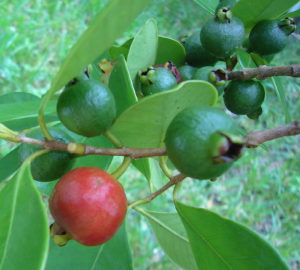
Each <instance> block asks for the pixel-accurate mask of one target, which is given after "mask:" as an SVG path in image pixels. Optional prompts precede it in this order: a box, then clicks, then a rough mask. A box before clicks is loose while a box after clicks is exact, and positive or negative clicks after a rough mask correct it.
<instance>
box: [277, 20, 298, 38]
mask: <svg viewBox="0 0 300 270" xmlns="http://www.w3.org/2000/svg"><path fill="white" fill-rule="evenodd" d="M278 26H279V28H280V29H281V30H282V31H283V32H284V33H286V34H287V35H290V34H292V33H293V32H295V30H296V22H295V20H294V19H293V18H290V17H286V18H284V19H282V20H280V21H279V23H278Z"/></svg>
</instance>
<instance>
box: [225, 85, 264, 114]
mask: <svg viewBox="0 0 300 270" xmlns="http://www.w3.org/2000/svg"><path fill="white" fill-rule="evenodd" d="M264 99H265V89H264V87H263V86H262V84H261V83H260V82H258V81H254V80H250V81H240V80H236V81H231V82H230V83H229V84H228V86H227V87H226V88H225V94H224V103H225V106H226V108H227V109H228V110H229V111H231V112H233V113H235V114H241V115H243V114H251V113H253V112H255V111H257V110H258V109H259V108H260V107H261V104H262V103H263V101H264Z"/></svg>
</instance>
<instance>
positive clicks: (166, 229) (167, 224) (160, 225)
mask: <svg viewBox="0 0 300 270" xmlns="http://www.w3.org/2000/svg"><path fill="white" fill-rule="evenodd" d="M138 211H139V212H140V213H141V214H142V215H144V216H145V217H146V218H147V220H148V222H149V223H150V225H151V227H152V229H153V231H154V234H155V237H156V239H157V241H158V242H159V244H160V246H161V247H162V248H163V250H164V251H165V253H166V254H167V255H168V256H169V257H170V259H171V260H172V261H174V262H175V263H176V264H178V265H179V266H180V267H182V268H183V269H188V270H197V269H198V267H197V264H196V262H195V259H194V255H193V252H192V249H191V246H190V243H189V240H188V238H187V236H186V232H185V229H184V226H183V224H182V222H181V220H180V217H179V216H178V214H177V213H162V212H152V211H151V212H150V211H146V210H143V209H141V208H138Z"/></svg>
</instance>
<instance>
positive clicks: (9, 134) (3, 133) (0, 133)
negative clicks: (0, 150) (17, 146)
mask: <svg viewBox="0 0 300 270" xmlns="http://www.w3.org/2000/svg"><path fill="white" fill-rule="evenodd" d="M0 138H1V139H4V140H7V141H11V142H15V143H19V142H21V140H20V137H19V134H18V133H17V132H15V131H13V130H11V129H9V128H8V127H6V126H5V125H3V124H0Z"/></svg>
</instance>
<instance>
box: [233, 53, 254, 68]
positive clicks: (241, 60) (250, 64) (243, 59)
mask: <svg viewBox="0 0 300 270" xmlns="http://www.w3.org/2000/svg"><path fill="white" fill-rule="evenodd" d="M236 55H237V57H238V64H239V65H237V66H236V69H243V68H256V67H257V66H256V64H255V63H254V61H253V60H252V58H251V55H250V54H249V53H247V52H245V51H244V50H240V49H238V50H237V51H236Z"/></svg>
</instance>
